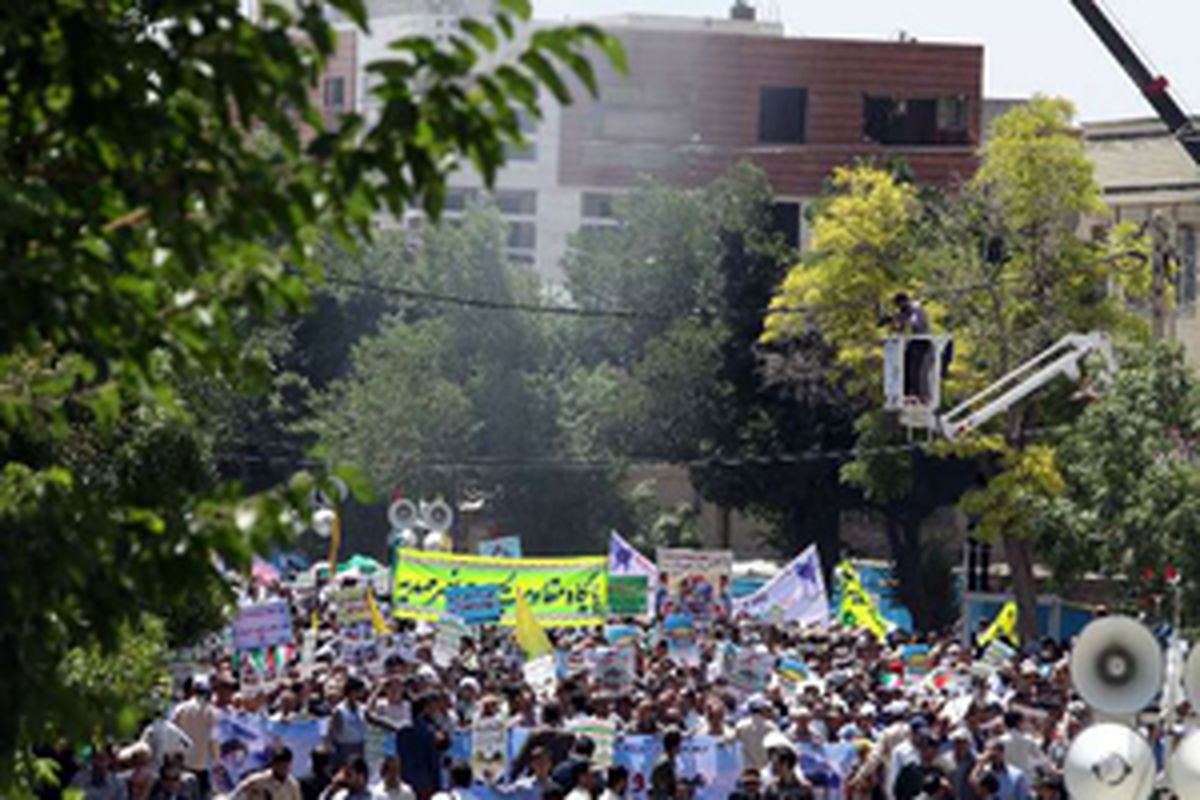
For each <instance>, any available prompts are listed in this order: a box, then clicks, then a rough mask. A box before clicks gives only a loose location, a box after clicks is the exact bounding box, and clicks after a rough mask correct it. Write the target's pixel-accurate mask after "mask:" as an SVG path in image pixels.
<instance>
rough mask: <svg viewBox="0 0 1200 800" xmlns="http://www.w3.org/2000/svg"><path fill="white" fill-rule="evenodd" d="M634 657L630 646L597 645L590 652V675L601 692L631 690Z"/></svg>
mask: <svg viewBox="0 0 1200 800" xmlns="http://www.w3.org/2000/svg"><path fill="white" fill-rule="evenodd" d="M636 663H637V662H636V659H635V657H634V652H633V648H632V647H598V648H596V649H595V650H594V651H593V654H592V676H593V681H594V683H595V684H596V687H597V688H598V689H600V691H602V692H610V693H613V694H624V693H626V692H630V691H633V679H634V669H635V666H636Z"/></svg>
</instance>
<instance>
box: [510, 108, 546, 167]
mask: <svg viewBox="0 0 1200 800" xmlns="http://www.w3.org/2000/svg"><path fill="white" fill-rule="evenodd" d="M513 112H514V113H515V114H516V115H517V127H518V128H520V130H521V135H522V136H524V137H525V143H524V144H507V145H505V147H504V151H505V155H506V157H507V158H508V160H509V161H537V157H538V146H537V139H536V136H537V130H538V120H537V117H535V116H533V114H530V113H529V109H527V108H524V107H520V108H514V109H513Z"/></svg>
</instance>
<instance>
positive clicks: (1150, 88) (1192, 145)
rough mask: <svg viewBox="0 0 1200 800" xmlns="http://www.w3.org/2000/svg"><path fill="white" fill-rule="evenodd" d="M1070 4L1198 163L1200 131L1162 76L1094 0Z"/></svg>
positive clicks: (1076, 1) (1075, 0) (1076, 0)
mask: <svg viewBox="0 0 1200 800" xmlns="http://www.w3.org/2000/svg"><path fill="white" fill-rule="evenodd" d="M1071 5H1073V6H1075V10H1076V11H1078V12H1079V14H1080V16H1082V17H1083V19H1084V21H1085V22H1087V24H1088V26H1089V27H1091V29H1092V31H1093V32H1094V33H1095V34H1096V36H1097V37H1099V39H1100V41H1101V42H1102V43H1103V44H1104V46H1105V47H1106V48H1108V52H1109V53H1111V54H1112V56H1113V58H1115V59H1116V60H1117V63H1119V64H1120V65H1121V67H1122V68H1124V70H1125V74H1127V75H1128V76H1129V77H1130V79H1131V80H1132V81H1133V82H1134V84H1135V85H1136V86H1137V87H1138V90H1139V91H1141V93H1142V94H1144V95H1145V96H1146V99H1147V100H1148V101H1149V102H1150V105H1152V106H1154V111H1155V113H1157V114H1158V116H1159V118H1160V119H1162V121H1163V122H1164V123H1166V126H1167V130H1169V131H1170V132H1171V135H1172V136H1174V137H1175V138H1176V139H1177V140H1178V141H1179V143H1180V144H1181V145H1182V146H1183V149H1184V150H1186V151H1187V153H1188V155H1189V156H1191V157H1192V161H1194V162H1196V164H1197V165H1198V166H1200V132H1197V130H1196V127H1195V125H1193V124H1192V120H1191V118H1190V117H1189V116H1188V115H1187V114H1186V113H1184V110H1183V109H1182V108H1181V107H1180V105H1179V103H1178V102H1176V100H1175V98H1174V97H1172V96H1171V91H1170V82H1169V81H1168V80H1167V79H1166V77H1164V76H1162V75H1154V74H1153V73H1152V72H1150V69H1149V67H1147V66H1146V64H1145V63H1144V62H1143V61H1142V59H1141V58H1140V57H1139V56H1138V54H1137V53H1136V52H1134V50H1133V48H1132V47H1131V46H1130V45H1129V42H1127V41H1125V37H1124V36H1122V35H1121V32H1120V31H1119V30H1117V27H1116V26H1115V25H1114V24H1113V23H1112V20H1110V19H1109V18H1108V17H1107V16H1106V15H1105V13H1104V11H1103V10H1102V9H1101V8H1100V6H1098V5H1097V4H1096V1H1095V0H1071Z"/></svg>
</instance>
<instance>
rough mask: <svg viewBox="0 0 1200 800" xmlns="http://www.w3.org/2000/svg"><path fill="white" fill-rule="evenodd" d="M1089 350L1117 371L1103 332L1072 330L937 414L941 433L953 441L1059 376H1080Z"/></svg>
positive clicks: (1108, 369) (1109, 369) (1111, 370)
mask: <svg viewBox="0 0 1200 800" xmlns="http://www.w3.org/2000/svg"><path fill="white" fill-rule="evenodd" d="M1090 353H1099V354H1100V355H1101V356H1102V357H1103V360H1104V370H1105V374H1106V376H1107V377H1109V378H1111V376H1112V375H1113V373H1115V372H1116V371H1117V359H1116V356H1114V354H1113V348H1112V342H1111V341H1110V340H1109V338H1108V336H1106V335H1105V334H1103V333H1096V332H1093V333H1072V334H1068V335H1066V336H1064V337H1063V338H1061V339H1059V340H1058V341H1057V342H1056V343H1055V344H1054V345H1052V346H1051V347H1048V348H1047V349H1045V350H1043V351H1042V352H1041V353H1039V354H1038V355H1036V356H1034V357H1033V358H1031V359H1030V360H1028V361H1026V362H1025V363H1024V364H1022V365H1021V366H1019V367H1017V368H1016V369H1014V370H1013V371H1012V372H1010V373H1008V374H1007V375H1005V376H1004V377H1003V378H1001V379H1000V380H998V381H996V382H995V383H993V384H991V385H990V386H988V387H987V388H986V389H984V390H983V391H981V392H979V393H978V394H976V395H974V396H973V397H969V398H967V399H966V400H964V401H963V402H962V403H960V404H959V405H957V406H956V407H954V408H952V409H950V410H949V411H947V412H946V413H945V414H942V415H940V416H939V417H938V420H937V421H938V427H939V429H940V430H941V432H942V435H943V436H945V437H946V438H947V439H950V440H951V441H953V440H954V439H957V438H958V437H960V436H963V435H964V434H967V433H970V432H971V431H973V430H975V429H976V428H978V427H979V426H980V425H982V424H984V423H985V422H987V421H988V420H990V419H992V418H993V417H995V416H997V415H998V414H1003V413H1004V412H1005V411H1007V410H1008V409H1010V408H1012V407H1013V406H1014V405H1016V404H1017V403H1019V402H1021V401H1022V400H1024V399H1025V398H1026V397H1028V396H1029V395H1031V394H1033V393H1034V392H1036V391H1037V390H1038V389H1041V388H1042V387H1043V386H1045V385H1046V384H1048V383H1050V382H1051V381H1052V380H1054V379H1055V378H1058V377H1059V376H1066V377H1068V378H1072V379H1078V378H1079V376H1080V372H1081V370H1080V364H1081V362H1082V361H1083V359H1084V358H1086V357H1087V356H1088V354H1090Z"/></svg>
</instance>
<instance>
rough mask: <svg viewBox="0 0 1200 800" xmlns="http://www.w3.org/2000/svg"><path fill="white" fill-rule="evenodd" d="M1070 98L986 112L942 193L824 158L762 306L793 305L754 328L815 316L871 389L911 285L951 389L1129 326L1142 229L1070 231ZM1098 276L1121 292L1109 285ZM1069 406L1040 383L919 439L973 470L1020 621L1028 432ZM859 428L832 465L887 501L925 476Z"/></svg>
mask: <svg viewBox="0 0 1200 800" xmlns="http://www.w3.org/2000/svg"><path fill="white" fill-rule="evenodd" d="M1072 114H1073V111H1072V108H1071V106H1070V104H1069V103H1066V102H1065V101H1061V100H1050V99H1045V98H1037V99H1035V100H1033V101H1032V102H1030V103H1028V104H1026V105H1025V106H1021V107H1018V108H1017V109H1014V110H1013V111H1011V112H1009V113H1008V114H1006V115H1005V116H1003V117H1001V118H1000V119H999V120H998V121H997V122H996V123H995V124H994V126H993V128H992V131H991V133H990V136H989V138H988V143H987V145H986V146H985V148H984V151H983V160H982V164H981V166H980V169H979V171H978V173H977V174H976V175H975V176H974V178H973V179H972V180H971V181H970V182H969V183H968V184H967V185H965V186H963V187H962V188H961V190H960V191H958V192H957V193H955V194H954V195H953V196H945V195H939V194H938V193H935V192H930V191H923V192H916V191H914V190H913V189H911V188H909V187H906V186H905V185H904V184H903V183H902V182H901V181H899V180H898V179H897V178H896V177H895V176H894V175H892V174H890V173H888V172H886V171H884V170H881V169H878V168H875V167H872V166H870V165H860V166H858V167H855V168H850V169H847V170H843V171H841V172H839V173H837V174H836V175H835V178H834V181H833V185H832V188H833V191H834V195H833V197H832V198H830V199H829V200H827V201H826V202H825V204H824V205H823V206H822V207H821V208H820V210H819V213H818V216H817V219H816V221H815V224H814V247H813V253H812V255H811V256H810V257H807V258H806V259H805V260H804V261H803V262H802V263H801V264H800V265H798V266H797V267H796V268H795V270H793V272H792V273H791V274H790V275H789V276H788V278H787V280H786V281H785V282H784V284H783V286H782V287H781V289H780V292H779V294H778V295H777V297H776V298H775V300H774V301H773V306H774V308H776V309H782V308H793V307H799V308H802V309H804V310H807V311H808V312H809V313H808V314H806V315H804V316H783V315H772V316H771V317H770V318H768V321H767V333H766V337H765V338H766V340H767V341H780V340H787V339H794V338H795V337H797V336H800V335H803V334H806V333H809V332H811V331H817V332H819V333H820V335H822V336H824V337H826V340H827V341H828V342H829V343H830V344H832V345H833V346H835V347H836V348H837V363H838V365H839V366H840V367H841V368H842V369H843V370H844V371H846V372H848V373H849V379H848V380H849V383H848V385H849V387H850V391H852V392H855V393H857V394H858V395H860V396H864V397H866V398H868V399H869V400H870V401H871V402H872V403H876V404H877V403H878V401H879V397H880V392H879V389H880V387H881V380H880V377H879V376H880V369H879V367H880V357H881V349H880V347H879V341H880V339H881V338H882V333H881V332H880V330H879V329H878V328H877V327H876V319H877V318H878V316H879V314H878V311H879V310H881V309H882V308H884V306H885V304H886V303H887V301H888V299H889V298H890V297H891V296H892V295H893V294H895V293H897V292H901V291H904V292H907V293H909V294H910V295H915V296H916V297H918V298H919V299H920V300H921V302H922V303H923V305H924V306H925V308H926V311H927V313H928V314H929V316H930V317H931V320H932V322H933V324H934V326H935V329H937V328H941V329H942V330H946V331H948V332H950V333H952V334H953V337H954V361H953V363H952V366H951V371H950V374H949V380H948V381H947V382H946V384H945V385H944V387H943V395H944V396H947V397H949V398H950V399H951V402H953V398H955V397H962V396H963V393H964V392H967V391H969V390H970V391H973V390H976V389H979V388H982V387H983V386H986V385H988V384H989V383H991V382H993V381H994V380H996V379H997V378H999V377H1000V376H1002V375H1004V374H1006V373H1007V372H1009V371H1010V370H1011V369H1013V368H1014V367H1016V366H1017V365H1018V364H1020V363H1022V362H1023V361H1025V360H1026V359H1028V358H1030V357H1031V356H1033V355H1035V354H1036V353H1038V352H1039V351H1041V350H1043V349H1044V348H1046V347H1047V346H1049V345H1050V344H1052V343H1053V342H1055V341H1056V340H1057V339H1058V338H1060V337H1061V336H1062V335H1064V334H1066V333H1070V332H1083V331H1089V330H1102V331H1108V332H1113V333H1117V334H1138V333H1141V332H1144V330H1145V325H1144V324H1143V323H1141V322H1140V320H1138V318H1137V317H1136V316H1135V315H1134V314H1133V313H1132V312H1131V311H1130V310H1128V308H1127V307H1126V306H1125V305H1124V304H1123V302H1124V300H1127V299H1137V298H1139V297H1142V296H1144V293H1145V291H1146V290H1147V288H1148V287H1149V286H1150V277H1149V275H1150V265H1149V262H1148V259H1147V258H1146V244H1145V242H1144V240H1143V239H1141V238H1139V237H1138V236H1136V235H1135V232H1134V231H1132V230H1130V229H1129V228H1128V227H1121V226H1118V227H1117V228H1114V229H1111V230H1109V231H1108V232H1107V234H1106V235H1105V236H1102V237H1099V238H1092V239H1087V238H1082V237H1080V236H1079V231H1078V226H1079V224H1080V220H1081V218H1082V217H1083V216H1084V215H1095V216H1097V217H1100V216H1102V215H1103V205H1102V203H1101V201H1100V193H1099V188H1098V186H1097V184H1096V182H1095V179H1094V177H1093V174H1092V165H1091V163H1090V162H1089V161H1088V159H1087V156H1086V154H1085V152H1084V149H1083V143H1082V142H1081V141H1080V140H1079V138H1078V136H1077V135H1076V134H1075V132H1074V131H1073V130H1072V128H1071V117H1072ZM1110 283H1111V284H1113V285H1116V286H1119V287H1120V288H1121V289H1123V293H1118V294H1117V295H1112V294H1110V293H1109V291H1108V288H1109V285H1110ZM1080 410H1081V408H1080V404H1079V403H1078V402H1076V401H1075V400H1074V399H1073V397H1072V394H1071V391H1070V390H1069V388H1068V387H1065V386H1054V387H1050V389H1049V390H1048V391H1045V390H1044V391H1043V392H1041V393H1039V394H1038V395H1036V396H1035V397H1033V398H1030V399H1029V400H1027V401H1026V402H1024V403H1022V404H1021V405H1019V406H1017V407H1016V408H1014V409H1012V410H1010V411H1009V412H1008V413H1007V414H1005V415H1002V416H1001V417H1000V418H999V419H997V420H996V421H994V422H993V423H992V424H991V425H990V426H988V427H987V428H985V429H984V430H983V431H981V432H979V433H977V434H976V435H975V436H973V437H972V438H971V439H969V440H968V441H967V442H966V443H964V444H963V445H961V446H958V447H946V446H939V447H938V448H935V450H936V453H937V454H939V455H941V456H943V457H946V456H949V457H955V458H959V459H969V460H972V461H974V463H975V465H976V466H975V469H977V470H978V471H979V473H980V475H981V477H983V478H984V479H985V480H986V484H985V486H984V487H983V488H981V489H979V490H977V491H975V492H973V493H972V494H971V496H970V500H969V502H968V503H967V505H966V508H967V509H969V510H971V511H973V512H975V513H976V514H977V521H978V531H979V532H980V533H981V534H986V535H988V536H990V537H995V538H997V539H998V540H1000V541H1002V542H1003V543H1004V544H1005V549H1006V554H1007V556H1008V560H1009V562H1010V566H1011V567H1012V568H1013V573H1014V585H1015V589H1016V591H1017V594H1018V598H1019V600H1020V602H1021V607H1022V609H1023V616H1022V620H1023V625H1031V624H1032V621H1033V614H1032V613H1031V612H1032V608H1033V602H1034V594H1035V591H1036V587H1035V586H1034V584H1033V576H1032V550H1031V542H1030V541H1029V540H1028V539H1027V538H1025V537H1026V536H1027V535H1028V534H1030V533H1031V532H1032V531H1033V529H1034V526H1032V524H1031V515H1032V514H1033V513H1034V511H1033V509H1035V508H1036V507H1038V505H1039V504H1040V503H1041V501H1042V500H1043V499H1044V498H1046V497H1052V496H1054V495H1055V494H1057V493H1058V492H1060V491H1062V488H1063V485H1062V480H1061V476H1060V475H1059V474H1058V472H1057V468H1056V460H1055V458H1054V452H1053V449H1052V447H1051V446H1049V445H1046V444H1041V443H1033V444H1031V441H1030V440H1031V437H1034V436H1036V433H1035V432H1034V431H1035V429H1037V428H1041V427H1045V426H1049V425H1053V424H1056V423H1061V422H1066V421H1069V420H1071V419H1073V418H1074V417H1075V416H1076V415H1078V413H1079V411H1080ZM859 430H860V433H861V434H863V435H864V439H861V440H860V442H862V441H870V442H871V443H872V444H873V445H875V446H876V449H867V450H866V451H865V452H864V456H863V457H862V458H860V459H859V460H858V462H856V463H855V464H851V465H848V466H847V468H846V469H845V470H844V473H843V475H844V477H845V478H846V479H847V480H849V481H851V482H852V483H854V484H855V485H858V486H860V487H861V488H862V489H863V490H864V492H865V493H866V494H867V496H868V497H869V498H871V499H872V500H873V501H874V502H876V503H882V504H883V505H884V507H885V508H888V507H889V506H890V507H891V509H892V511H898V510H899V509H898V507H897V506H896V505H895V504H896V503H897V502H907V501H908V500H909V499H911V498H912V496H913V495H912V493H913V491H914V490H916V489H918V488H919V484H920V483H921V482H922V481H924V480H929V478H930V476H929V475H920V474H918V473H917V472H915V471H913V470H912V469H909V468H908V467H909V466H911V464H912V463H920V464H923V465H926V466H928V461H927V460H925V459H917V460H916V462H913V461H912V459H911V458H910V457H908V456H905V455H903V454H899V453H896V452H894V451H889V450H887V449H886V447H885V446H886V445H890V444H893V443H897V442H898V441H899V438H900V432H899V431H898V430H896V428H895V427H893V426H891V425H890V424H888V422H887V420H885V419H884V418H882V417H880V416H876V415H874V414H873V415H871V416H868V417H867V418H865V419H863V420H862V421H861V422H860V425H859ZM905 462H911V463H909V464H906V463H905ZM929 510H931V509H929ZM889 513H892V512H891V511H890V512H889ZM917 524H919V520H917ZM910 539H911V537H910ZM914 544H916V541H915V539H914V540H912V541H910V545H914ZM910 550H912V547H911V546H910V547H907V548H905V551H910ZM897 555H899V554H897ZM906 557H908V558H909V561H910V563H909V567H910V568H909V569H901V570H900V572H901V575H902V579H903V577H904V575H906V574H907V575H908V580H909V582H910V583H911V582H912V581H914V580H919V569H918V567H917V561H916V559H915V553H908V555H907V556H906ZM901 566H903V565H901ZM1026 633H1027V634H1028V630H1026Z"/></svg>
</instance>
